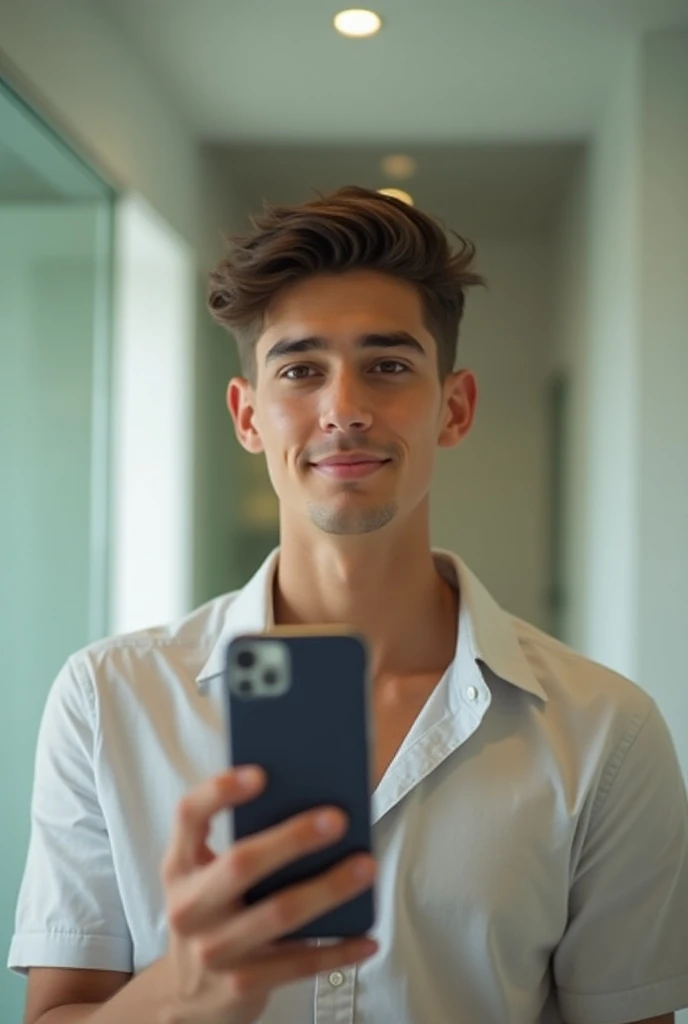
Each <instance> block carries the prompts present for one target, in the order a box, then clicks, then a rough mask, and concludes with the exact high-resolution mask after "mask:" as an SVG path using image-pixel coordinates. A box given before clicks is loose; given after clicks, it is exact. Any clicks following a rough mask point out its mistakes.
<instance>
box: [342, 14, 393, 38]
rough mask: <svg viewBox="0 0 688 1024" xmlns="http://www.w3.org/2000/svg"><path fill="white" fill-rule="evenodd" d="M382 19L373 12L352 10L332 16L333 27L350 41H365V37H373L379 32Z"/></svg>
mask: <svg viewBox="0 0 688 1024" xmlns="http://www.w3.org/2000/svg"><path fill="white" fill-rule="evenodd" d="M381 25H382V18H381V17H380V15H379V14H376V13H375V11H364V10H360V9H358V8H352V9H351V10H347V11H340V12H339V14H335V16H334V27H335V28H336V29H337V31H338V32H340V33H341V34H342V35H343V36H349V37H350V38H351V39H365V37H366V36H374V35H375V33H376V32H379V31H380V27H381Z"/></svg>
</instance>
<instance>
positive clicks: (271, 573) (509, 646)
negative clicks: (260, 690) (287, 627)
mask: <svg viewBox="0 0 688 1024" xmlns="http://www.w3.org/2000/svg"><path fill="white" fill-rule="evenodd" d="M434 555H435V559H436V561H437V565H438V568H439V570H440V572H441V573H442V574H443V575H444V576H445V578H446V579H448V580H449V582H450V583H452V584H453V585H454V586H456V584H457V583H458V587H459V593H460V595H461V601H460V604H461V623H462V629H463V630H465V631H466V632H467V633H468V636H461V637H460V642H463V641H464V640H466V642H467V643H468V645H469V648H470V651H471V657H472V659H473V660H474V661H475V662H476V663H477V664H478V666H479V667H482V666H483V665H484V666H487V668H488V669H489V670H490V671H491V672H492V673H494V675H495V676H498V677H499V678H500V679H503V680H504V681H505V682H507V683H511V684H513V685H514V686H517V687H519V689H522V690H526V691H527V692H528V693H531V694H533V695H534V696H536V697H539V698H540V699H541V700H547V695H546V693H545V691H544V690H543V688H542V686H541V685H540V683H539V682H538V680H537V678H536V677H535V673H534V672H533V669H532V668H531V666H530V664H529V662H528V660H527V658H526V657H525V654H524V653H523V650H522V649H521V645H520V643H519V640H518V636H517V634H516V630H515V627H514V624H513V622H512V619H511V617H510V616H509V615H508V614H507V612H505V611H504V610H503V609H502V608H501V607H500V606H499V605H498V604H497V602H496V601H495V599H494V598H493V597H492V596H491V595H490V594H489V593H488V591H487V590H486V588H485V587H484V586H483V585H482V583H481V582H480V580H478V578H477V577H476V576H474V575H473V573H472V572H471V571H470V569H468V567H467V566H466V565H465V564H464V562H462V560H461V559H460V558H458V557H457V556H456V555H455V554H453V553H452V552H449V551H441V550H437V551H435V552H434ZM278 558H279V549H278V548H276V549H275V550H274V551H272V552H271V553H270V555H269V556H268V557H267V558H266V559H265V561H264V562H263V564H262V565H261V567H260V568H259V569H258V572H257V573H256V574H255V576H253V577H252V578H251V579H250V580H249V582H248V583H247V584H246V586H245V587H243V589H242V590H240V591H238V593H237V594H236V596H235V597H234V598H233V600H232V602H231V604H230V605H229V607H228V609H227V612H226V614H225V621H224V624H223V627H222V630H221V633H220V636H219V638H218V640H217V642H216V643H215V645H214V647H213V649H212V651H211V653H210V657H209V658H208V660H207V661H206V663H205V665H204V666H203V668H202V669H201V671H200V673H199V674H198V676H197V677H196V684H197V686H198V687H199V689H200V690H201V691H205V690H207V688H208V684H209V683H210V681H211V679H213V678H215V677H216V676H219V675H221V673H222V671H223V669H224V662H225V651H226V647H227V644H228V643H229V641H230V640H231V639H232V637H235V636H240V635H241V634H243V633H258V632H261V631H262V630H264V629H267V628H268V627H269V626H270V625H271V624H272V622H273V621H274V619H273V608H272V584H273V581H274V577H275V570H276V569H277V561H278ZM466 627H467V628H466Z"/></svg>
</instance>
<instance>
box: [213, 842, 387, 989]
mask: <svg viewBox="0 0 688 1024" xmlns="http://www.w3.org/2000/svg"><path fill="white" fill-rule="evenodd" d="M375 869H376V866H375V861H374V860H373V858H372V857H371V856H370V855H368V854H359V855H356V856H354V857H349V858H348V859H347V860H346V861H344V862H343V863H341V864H338V865H336V866H335V867H334V868H331V869H330V870H329V871H325V872H323V874H321V875H318V877H317V878H314V879H310V880H309V881H307V882H301V883H300V884H298V885H293V886H290V887H289V888H287V889H284V890H282V891H281V892H280V893H277V894H276V895H275V896H271V897H270V898H269V899H265V900H261V901H260V902H259V903H256V904H254V905H253V906H251V907H248V908H246V909H245V910H244V911H241V912H239V913H237V914H236V915H235V916H234V917H233V918H232V920H231V921H229V922H227V923H226V924H224V925H222V926H221V927H220V928H216V929H215V930H214V931H212V932H210V933H208V934H207V935H205V936H204V937H203V938H202V939H201V940H200V955H201V958H202V960H203V962H204V963H205V965H206V966H207V967H209V968H212V969H214V970H221V969H228V968H231V967H232V966H233V965H235V964H237V963H238V962H239V961H241V960H243V959H244V958H245V957H247V956H249V955H252V954H254V953H255V952H256V951H257V950H259V949H261V948H263V947H265V946H267V945H269V944H270V943H272V942H274V941H275V940H276V939H279V938H281V937H282V936H284V935H289V934H291V932H294V931H296V930H297V929H299V928H300V927H302V926H303V925H305V924H308V923H309V922H310V921H314V920H315V919H316V918H318V917H320V916H321V914H325V913H327V911H328V910H332V909H334V908H335V907H338V906H340V905H341V904H342V903H346V902H347V901H348V900H350V899H352V898H353V897H354V896H357V895H358V894H359V893H362V892H365V890H366V889H369V888H370V886H371V885H372V883H373V881H374V878H375Z"/></svg>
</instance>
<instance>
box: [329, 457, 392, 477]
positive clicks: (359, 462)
mask: <svg viewBox="0 0 688 1024" xmlns="http://www.w3.org/2000/svg"><path fill="white" fill-rule="evenodd" d="M390 461H391V460H390V459H384V458H377V457H375V456H371V455H368V454H366V453H364V452H360V453H356V452H347V453H346V454H344V453H340V454H338V455H332V456H331V457H330V458H329V459H322V460H321V461H320V462H314V463H311V465H312V467H313V469H315V470H317V471H318V473H322V474H323V476H328V477H330V479H332V480H359V479H361V478H362V477H364V476H370V475H371V474H372V473H376V472H377V471H378V469H381V468H382V467H383V466H386V465H387V463H388V462H390Z"/></svg>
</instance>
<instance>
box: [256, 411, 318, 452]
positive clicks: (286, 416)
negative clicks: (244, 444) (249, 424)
mask: <svg viewBox="0 0 688 1024" xmlns="http://www.w3.org/2000/svg"><path fill="white" fill-rule="evenodd" d="M307 420H308V416H307V410H306V408H305V403H303V402H301V403H299V401H298V400H297V399H296V398H294V397H292V398H289V399H286V398H282V399H279V400H276V399H274V398H272V399H268V400H266V401H264V402H262V403H261V405H260V409H259V412H258V414H257V415H256V425H257V427H258V430H259V432H260V435H261V438H262V440H263V444H264V445H265V448H266V455H267V456H268V458H269V456H270V452H271V451H272V453H273V454H277V451H276V450H277V449H281V450H282V451H284V450H285V449H289V448H291V447H292V446H294V445H298V444H300V443H302V439H303V436H304V433H305V432H306V431H307V429H308V428H307ZM278 457H279V456H278Z"/></svg>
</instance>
